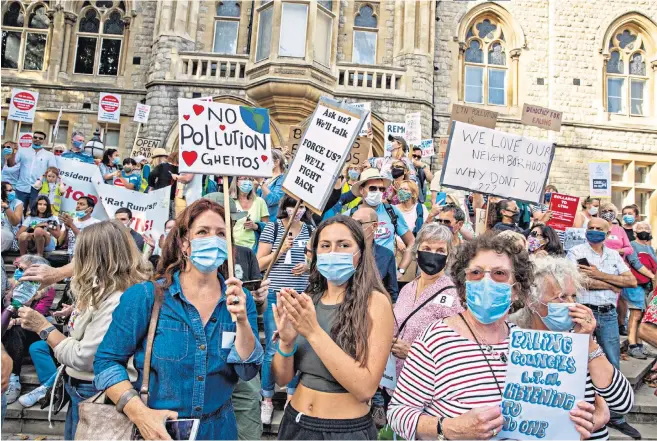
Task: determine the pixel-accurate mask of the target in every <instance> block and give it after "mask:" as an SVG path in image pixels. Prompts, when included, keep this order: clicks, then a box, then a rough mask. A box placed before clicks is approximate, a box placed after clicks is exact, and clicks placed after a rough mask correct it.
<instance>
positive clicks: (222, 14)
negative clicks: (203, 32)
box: [212, 1, 241, 54]
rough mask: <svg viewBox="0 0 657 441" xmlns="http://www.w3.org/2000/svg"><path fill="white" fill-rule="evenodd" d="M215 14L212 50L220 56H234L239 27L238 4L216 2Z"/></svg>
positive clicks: (237, 2)
mask: <svg viewBox="0 0 657 441" xmlns="http://www.w3.org/2000/svg"><path fill="white" fill-rule="evenodd" d="M215 12H216V13H215V17H214V45H213V49H212V50H213V51H214V52H217V53H220V54H236V53H237V36H238V33H239V27H240V13H241V10H240V2H239V1H223V2H217V5H216V11H215Z"/></svg>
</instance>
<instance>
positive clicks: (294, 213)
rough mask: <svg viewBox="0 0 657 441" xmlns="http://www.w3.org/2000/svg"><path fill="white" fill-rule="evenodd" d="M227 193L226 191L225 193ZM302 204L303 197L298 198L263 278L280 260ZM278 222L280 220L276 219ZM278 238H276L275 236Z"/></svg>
mask: <svg viewBox="0 0 657 441" xmlns="http://www.w3.org/2000/svg"><path fill="white" fill-rule="evenodd" d="M224 194H226V193H224ZM300 206H301V199H297V204H296V205H295V206H294V211H293V212H292V216H291V217H290V219H288V223H287V227H285V232H284V233H283V238H282V239H281V241H280V242H279V243H278V247H276V252H275V253H274V258H273V259H272V260H271V262H269V266H268V267H267V271H265V276H264V277H263V278H262V279H263V280H265V279H267V278H268V277H269V272H270V271H271V269H272V267H273V266H274V263H276V261H277V260H278V255H279V254H281V248H283V242H285V240H287V234H288V233H289V232H290V228H291V227H292V221H293V220H294V217H295V216H296V215H297V211H299V207H300ZM275 222H278V221H275ZM274 240H276V238H274Z"/></svg>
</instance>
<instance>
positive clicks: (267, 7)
mask: <svg viewBox="0 0 657 441" xmlns="http://www.w3.org/2000/svg"><path fill="white" fill-rule="evenodd" d="M265 11H270V12H271V19H270V22H269V28H270V31H269V32H270V34H271V35H272V36H273V34H274V1H273V0H268V1H264V0H263V1H262V2H261V4H260V7H259V8H258V10H257V13H258V29H257V34H256V38H255V50H254V51H253V57H254V62H255V63H259V62H261V61H264V60H268V59H269V58H270V57H271V50H272V41H271V38H270V41H269V52H268V53H267V55H265V56H264V57H262V58H260V59H258V49H260V44H259V38H260V32H261V31H262V28H261V25H262V14H263V12H265Z"/></svg>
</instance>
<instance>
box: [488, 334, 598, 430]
mask: <svg viewBox="0 0 657 441" xmlns="http://www.w3.org/2000/svg"><path fill="white" fill-rule="evenodd" d="M588 348H589V336H588V334H574V333H563V332H549V331H533V330H529V329H517V328H516V329H514V330H513V331H512V332H511V336H510V340H509V361H508V364H507V369H506V384H505V385H504V389H503V394H502V416H503V417H504V426H503V429H502V431H501V432H500V433H499V435H498V438H500V439H517V440H537V439H538V440H564V439H579V438H580V436H579V433H578V432H577V430H576V429H575V423H573V421H572V420H571V419H570V411H571V409H575V408H577V403H578V402H579V401H582V400H584V389H585V387H586V371H587V363H588V352H589V350H588Z"/></svg>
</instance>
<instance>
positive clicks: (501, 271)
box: [465, 268, 511, 283]
mask: <svg viewBox="0 0 657 441" xmlns="http://www.w3.org/2000/svg"><path fill="white" fill-rule="evenodd" d="M486 273H488V274H490V278H491V279H493V280H494V281H496V282H501V283H506V282H508V281H509V280H510V279H511V270H508V269H506V268H493V269H490V270H485V269H483V268H466V270H465V279H466V280H469V281H472V282H476V281H478V280H481V279H483V278H484V276H485V275H486Z"/></svg>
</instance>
